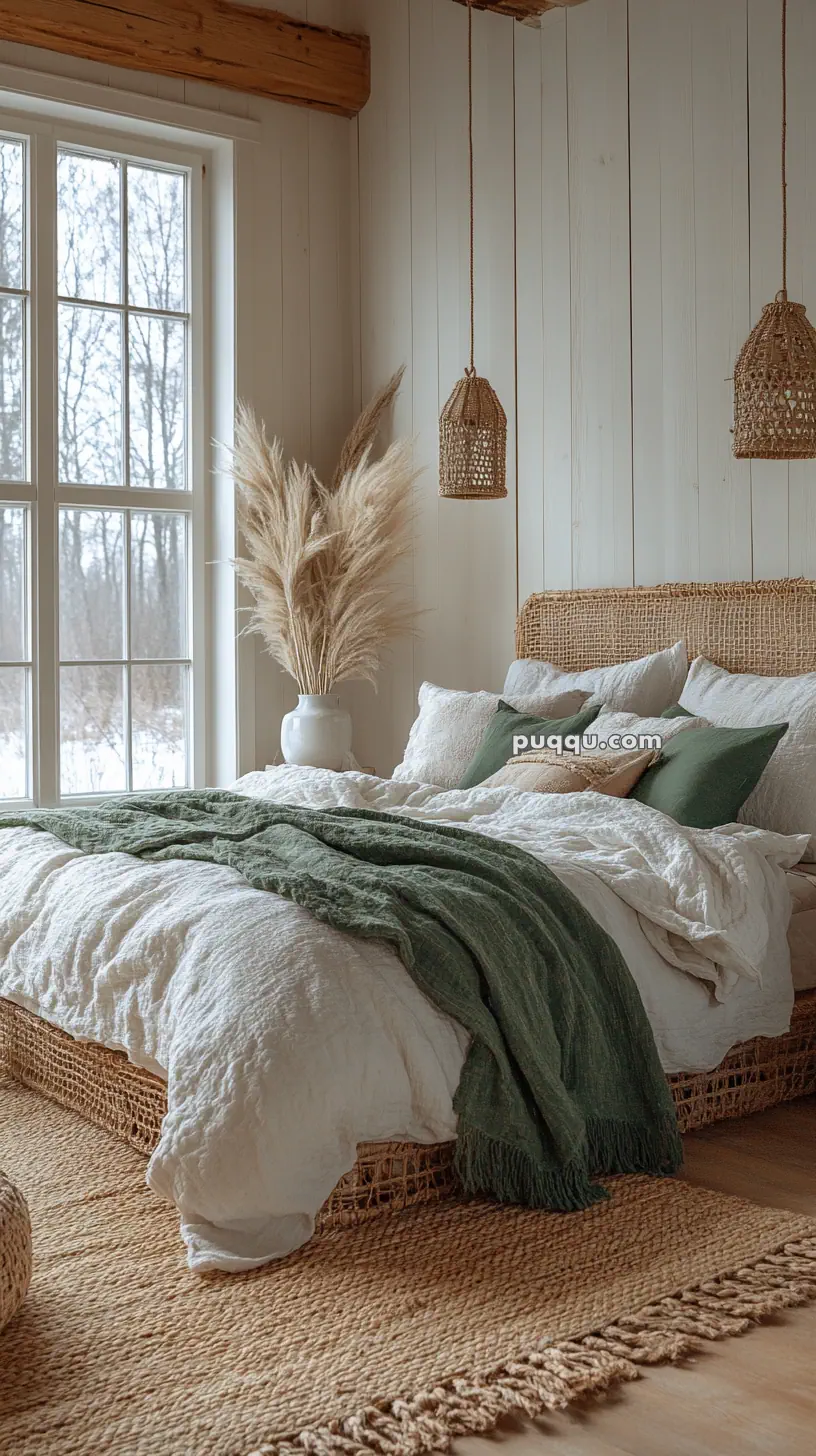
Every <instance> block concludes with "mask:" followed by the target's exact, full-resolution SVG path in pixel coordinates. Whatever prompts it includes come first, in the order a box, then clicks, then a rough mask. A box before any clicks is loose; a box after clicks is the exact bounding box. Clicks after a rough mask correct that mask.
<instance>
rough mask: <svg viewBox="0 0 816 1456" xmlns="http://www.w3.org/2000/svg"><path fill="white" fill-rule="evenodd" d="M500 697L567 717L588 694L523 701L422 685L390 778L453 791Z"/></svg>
mask: <svg viewBox="0 0 816 1456" xmlns="http://www.w3.org/2000/svg"><path fill="white" fill-rule="evenodd" d="M501 698H503V699H504V701H505V702H507V703H509V704H510V707H511V708H518V710H519V712H522V713H538V714H540V715H541V717H542V718H569V717H571V715H572V714H573V713H578V712H580V710H581V708H582V707H583V706H584V703H585V702H586V700H587V694H586V693H585V692H579V691H578V690H577V689H576V688H572V689H571V690H570V691H568V692H558V691H547V692H540V693H532V694H530V695H528V696H523V697H520V696H519V694H518V693H514V694H512V695H511V696H510V697H506V696H505V695H504V694H500V693H463V692H457V691H455V690H453V689H451V688H438V687H435V686H434V684H433V683H429V682H424V683H423V684H422V687H421V688H420V690H419V716H418V717H417V718H416V719H415V720H414V725H413V727H412V729H411V732H410V734H409V736H408V743H407V745H406V749H405V757H404V758H403V760H402V763H399V764H397V767H396V768H395V769H394V772H393V774H392V775H391V777H392V778H395V779H399V780H400V781H401V782H402V783H411V784H438V785H439V787H440V788H441V789H455V788H456V786H457V784H458V783H459V780H460V779H461V778H463V777H464V774H465V770H466V769H467V767H468V765H469V763H470V761H471V759H472V758H473V755H474V753H475V752H476V749H477V748H478V747H479V744H480V743H481V741H482V738H483V737H484V734H485V729H486V728H487V725H488V723H489V722H490V720H491V718H492V717H493V714H494V713H495V712H496V709H497V708H498V706H499V701H500V699H501Z"/></svg>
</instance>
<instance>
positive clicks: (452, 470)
mask: <svg viewBox="0 0 816 1456" xmlns="http://www.w3.org/2000/svg"><path fill="white" fill-rule="evenodd" d="M468 141H469V159H470V366H469V368H467V369H466V370H465V373H464V376H463V378H462V379H460V380H459V383H458V384H457V385H456V386H455V387H454V390H453V393H452V395H451V397H450V399H449V400H448V402H447V404H446V405H445V408H444V409H443V411H442V416H441V418H440V421H439V494H440V495H442V496H447V497H449V498H450V499H452V500H500V499H502V498H503V497H504V496H506V495H507V485H506V476H507V416H506V414H505V413H504V410H503V409H502V406H501V401H500V400H499V397H498V395H497V394H496V391H495V390H494V389H493V388H492V387H491V385H490V384H489V383H488V381H487V380H486V379H482V378H481V377H480V376H479V375H478V374H477V373H476V364H475V359H474V356H475V351H476V295H475V287H474V208H473V4H472V0H468Z"/></svg>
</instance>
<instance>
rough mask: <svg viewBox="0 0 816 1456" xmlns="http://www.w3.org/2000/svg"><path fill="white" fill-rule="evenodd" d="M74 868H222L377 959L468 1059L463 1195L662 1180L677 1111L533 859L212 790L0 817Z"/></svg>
mask: <svg viewBox="0 0 816 1456" xmlns="http://www.w3.org/2000/svg"><path fill="white" fill-rule="evenodd" d="M14 825H27V826H29V827H31V828H36V829H42V830H47V831H48V832H49V833H52V834H55V835H56V836H57V837H58V838H59V839H61V840H63V841H64V843H66V844H69V845H72V846H74V848H76V849H80V850H83V851H84V852H85V853H86V854H106V853H109V852H119V853H125V854H133V855H138V856H139V857H140V858H141V859H145V860H169V859H184V860H206V861H208V862H210V863H213V864H221V865H229V866H231V867H232V868H233V869H234V870H237V871H238V873H239V874H240V875H242V876H243V878H244V879H245V880H246V881H247V883H248V884H250V885H252V886H253V887H254V888H255V889H257V890H272V891H274V892H275V893H276V894H278V895H283V896H285V897H286V898H287V899H289V900H292V901H294V903H295V904H297V905H301V906H303V908H304V909H306V910H309V911H311V913H312V914H313V915H315V916H317V918H318V919H319V920H323V921H325V922H326V923H327V924H329V925H332V926H334V927H335V929H337V930H341V931H345V932H347V933H349V934H351V935H358V936H363V937H365V938H366V939H377V940H383V941H386V942H387V943H388V944H389V945H391V946H392V947H393V949H394V950H395V951H396V953H397V955H398V956H399V957H400V959H401V960H402V962H403V964H404V965H405V967H406V969H407V971H408V972H409V974H410V975H411V976H412V977H413V979H414V981H415V982H416V984H417V985H418V986H419V987H420V988H421V990H422V991H424V993H425V995H426V996H427V997H428V998H429V1000H431V1001H432V1002H433V1004H434V1005H435V1006H437V1007H438V1008H439V1009H440V1011H443V1012H445V1013H446V1015H448V1016H450V1017H453V1018H454V1019H455V1020H456V1021H458V1022H459V1023H460V1024H461V1025H462V1026H463V1027H465V1028H466V1030H467V1031H468V1032H470V1034H471V1037H472V1041H471V1045H470V1048H469V1051H468V1054H467V1057H466V1060H465V1064H464V1067H463V1069H462V1076H461V1080H460V1082H459V1087H458V1090H457V1092H456V1096H455V1099H454V1107H455V1110H456V1112H457V1114H458V1119H459V1123H458V1140H457V1151H456V1165H457V1169H458V1172H459V1174H460V1176H461V1179H462V1182H463V1184H464V1186H465V1188H466V1189H467V1190H468V1191H469V1192H471V1193H479V1192H483V1193H487V1194H491V1195H493V1196H495V1197H496V1198H499V1199H501V1200H504V1201H508V1202H514V1203H523V1204H527V1205H530V1206H533V1207H545V1208H556V1209H578V1208H585V1207H587V1206H588V1205H589V1204H591V1203H594V1202H595V1201H596V1200H597V1199H599V1198H602V1197H604V1196H605V1195H604V1190H603V1189H602V1188H600V1187H598V1186H597V1185H596V1184H593V1182H592V1178H593V1175H595V1174H611V1173H670V1172H674V1171H675V1170H676V1169H677V1168H678V1167H679V1165H680V1162H681V1149H680V1140H679V1137H678V1134H677V1127H676V1121H675V1114H674V1107H673V1103H672V1099H671V1096H670V1093H669V1090H668V1086H667V1083H666V1079H665V1077H664V1075H663V1072H662V1070H661V1067H660V1062H659V1059H658V1055H657V1049H656V1047H655V1043H654V1039H653V1037H652V1032H651V1028H650V1026H649V1023H648V1021H647V1019H646V1013H645V1011H644V1009H643V1005H642V1003H641V999H640V995H639V993H638V990H637V987H636V985H635V983H634V981H633V980H632V977H631V975H630V974H629V971H628V969H627V967H626V964H625V962H624V960H623V957H622V956H621V954H620V951H619V950H618V948H617V946H616V945H615V944H614V942H613V941H612V940H611V939H610V937H609V936H608V935H607V934H606V932H605V931H603V930H602V929H601V928H600V926H599V925H597V924H596V922H595V921H594V920H593V919H592V916H591V915H589V913H588V912H587V911H586V910H585V909H584V908H583V906H582V905H581V904H580V903H579V902H578V900H576V898H575V896H574V895H573V894H572V893H571V892H570V891H569V890H567V889H566V888H565V887H564V886H563V885H562V884H561V882H560V881H559V880H558V878H557V877H556V876H555V875H554V874H553V873H552V871H551V870H549V869H547V868H546V866H544V865H542V864H541V863H540V862H539V861H538V860H536V859H534V858H533V856H532V855H530V854H527V853H526V852H525V851H524V850H521V849H517V848H515V847H514V846H512V845H508V844H503V843H501V842H499V841H497V840H493V839H487V838H485V837H484V836H482V835H478V834H474V833H471V832H470V831H468V830H464V829H455V828H448V827H446V826H443V825H437V824H425V823H419V822H417V821H416V820H412V819H406V818H402V817H397V816H394V815H391V814H383V813H377V812H374V811H370V810H357V809H325V810H324V809H300V808H292V807H287V806H285V805H278V804H270V803H266V802H264V801H263V800H259V799H248V798H244V797H241V796H240V795H237V794H231V793H226V792H223V791H220V790H206V791H202V792H199V791H197V790H184V791H181V792H174V793H167V794H145V795H141V796H139V795H136V796H133V797H129V798H127V799H113V800H109V801H107V802H106V803H104V804H102V805H100V806H99V807H97V808H92V809H37V810H31V811H27V812H24V813H6V814H0V828H4V827H10V826H14Z"/></svg>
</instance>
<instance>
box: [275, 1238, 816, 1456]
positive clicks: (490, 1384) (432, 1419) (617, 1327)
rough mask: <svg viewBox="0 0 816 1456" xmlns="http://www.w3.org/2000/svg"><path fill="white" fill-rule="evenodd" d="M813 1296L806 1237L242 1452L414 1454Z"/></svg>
mask: <svg viewBox="0 0 816 1456" xmlns="http://www.w3.org/2000/svg"><path fill="white" fill-rule="evenodd" d="M811 1299H816V1236H814V1237H813V1238H805V1239H799V1240H797V1241H796V1242H795V1243H790V1244H784V1245H783V1246H782V1247H781V1248H780V1249H778V1250H777V1251H775V1252H774V1253H771V1254H765V1255H762V1256H761V1257H760V1258H759V1259H758V1260H756V1262H755V1263H753V1264H751V1265H749V1266H747V1267H745V1268H741V1269H736V1270H733V1271H732V1272H731V1273H729V1274H723V1275H719V1276H718V1277H717V1278H715V1279H712V1280H710V1281H709V1282H708V1283H706V1284H701V1285H698V1286H697V1287H696V1288H695V1289H687V1290H684V1291H683V1292H682V1293H681V1294H678V1295H672V1296H669V1297H667V1298H665V1299H660V1300H658V1301H657V1302H656V1303H654V1304H649V1305H646V1306H645V1307H644V1308H643V1309H641V1310H640V1311H639V1312H638V1313H637V1314H633V1315H622V1316H621V1318H620V1319H618V1320H616V1321H615V1323H614V1324H611V1325H607V1326H606V1327H605V1328H604V1329H602V1330H599V1331H596V1332H595V1333H593V1334H589V1335H583V1336H581V1337H580V1338H578V1339H575V1340H568V1341H565V1342H564V1343H563V1344H561V1345H546V1344H544V1345H542V1346H541V1347H540V1348H538V1349H536V1350H534V1351H532V1352H531V1353H530V1354H528V1355H524V1356H521V1357H519V1358H518V1359H516V1360H512V1361H508V1362H507V1363H506V1364H504V1365H501V1366H500V1367H498V1369H496V1370H492V1371H490V1372H489V1373H488V1374H486V1375H481V1376H474V1377H469V1376H466V1375H456V1376H453V1377H452V1378H451V1379H449V1380H446V1381H444V1382H443V1384H441V1385H439V1386H436V1387H435V1388H434V1389H433V1390H427V1391H424V1392H422V1394H420V1395H416V1396H412V1397H409V1398H407V1399H400V1400H394V1401H390V1402H389V1403H388V1404H387V1405H373V1406H369V1407H368V1408H367V1409H365V1410H362V1411H359V1412H358V1413H357V1414H356V1415H353V1416H348V1417H346V1418H345V1419H343V1420H337V1421H332V1422H331V1423H330V1424H329V1425H328V1426H321V1427H313V1428H311V1429H309V1430H304V1431H301V1432H300V1433H299V1435H296V1436H288V1437H285V1438H282V1439H280V1440H278V1441H273V1442H271V1443H270V1444H265V1445H263V1446H259V1447H257V1448H256V1449H255V1450H254V1451H252V1452H250V1453H248V1456H304V1453H305V1456H424V1453H427V1452H432V1451H433V1452H436V1451H449V1450H450V1448H451V1445H452V1442H453V1441H454V1439H455V1438H456V1437H457V1436H473V1435H481V1434H484V1433H485V1432H486V1431H491V1430H493V1428H494V1427H495V1426H496V1425H497V1424H498V1422H499V1421H500V1420H501V1418H502V1416H505V1415H510V1414H516V1415H519V1414H520V1415H526V1416H530V1417H535V1416H539V1415H542V1414H543V1413H544V1412H545V1411H554V1410H562V1409H563V1408H564V1407H565V1406H567V1405H569V1404H571V1402H573V1401H576V1400H579V1399H581V1398H582V1397H584V1396H591V1395H593V1396H597V1395H600V1394H602V1393H603V1392H604V1391H606V1390H608V1389H609V1388H610V1386H613V1385H617V1384H619V1383H620V1382H621V1381H624V1380H637V1379H638V1378H639V1370H638V1366H640V1365H655V1364H658V1363H666V1362H671V1361H677V1360H681V1359H683V1357H684V1356H686V1355H688V1354H690V1353H691V1352H692V1351H694V1350H698V1349H699V1348H700V1347H701V1345H702V1343H703V1341H705V1340H724V1339H728V1338H729V1337H730V1336H732V1335H740V1334H743V1333H744V1331H745V1330H747V1329H749V1328H750V1326H751V1325H754V1324H758V1323H759V1322H760V1321H761V1320H763V1319H766V1318H767V1317H768V1316H769V1315H772V1314H776V1313H778V1311H780V1310H783V1309H790V1308H792V1307H794V1306H796V1305H802V1304H806V1303H807V1302H808V1300H811Z"/></svg>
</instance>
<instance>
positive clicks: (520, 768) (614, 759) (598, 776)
mask: <svg viewBox="0 0 816 1456" xmlns="http://www.w3.org/2000/svg"><path fill="white" fill-rule="evenodd" d="M657 756H658V755H657V752H656V750H655V749H651V748H648V749H645V750H643V749H636V750H635V751H634V752H632V753H610V754H586V753H584V754H575V753H573V754H569V753H555V752H554V750H552V749H540V750H539V749H536V750H534V751H533V752H532V753H520V754H519V755H518V757H517V758H511V759H510V761H509V762H508V763H506V764H505V765H504V768H500V769H499V770H498V773H494V774H491V776H490V778H489V779H485V785H490V786H491V787H497V786H503V787H504V788H510V789H526V790H527V792H528V793H531V794H582V793H584V792H586V791H587V790H592V791H593V792H594V793H596V794H610V795H611V796H612V797H613V798H615V799H625V798H626V795H627V794H630V793H631V792H632V789H633V788H634V787H635V784H636V783H637V781H638V779H639V778H641V777H642V775H643V774H645V772H646V770H647V768H649V767H650V766H651V765H652V764H653V763H654V761H655V759H656V758H657Z"/></svg>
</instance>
